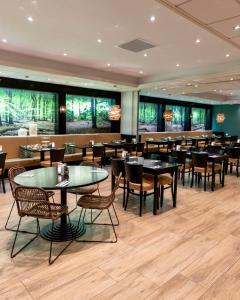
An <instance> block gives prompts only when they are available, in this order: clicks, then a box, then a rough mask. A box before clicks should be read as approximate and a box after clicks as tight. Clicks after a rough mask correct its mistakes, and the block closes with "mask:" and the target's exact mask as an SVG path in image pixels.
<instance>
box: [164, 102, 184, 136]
mask: <svg viewBox="0 0 240 300" xmlns="http://www.w3.org/2000/svg"><path fill="white" fill-rule="evenodd" d="M165 109H166V110H171V111H172V113H173V118H172V121H170V122H169V121H166V120H165V131H168V132H177V131H184V123H185V107H184V106H173V105H166V108H165Z"/></svg>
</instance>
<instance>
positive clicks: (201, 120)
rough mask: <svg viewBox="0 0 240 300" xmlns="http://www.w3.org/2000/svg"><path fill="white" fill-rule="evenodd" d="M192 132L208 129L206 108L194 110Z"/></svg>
mask: <svg viewBox="0 0 240 300" xmlns="http://www.w3.org/2000/svg"><path fill="white" fill-rule="evenodd" d="M191 118H192V120H191V130H192V131H201V130H205V129H206V109H205V108H192V115H191Z"/></svg>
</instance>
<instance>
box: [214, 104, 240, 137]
mask: <svg viewBox="0 0 240 300" xmlns="http://www.w3.org/2000/svg"><path fill="white" fill-rule="evenodd" d="M218 113H224V115H225V121H224V122H223V123H222V124H218V123H217V121H216V116H217V114H218ZM212 129H213V131H224V132H225V133H228V134H230V135H238V136H239V137H240V105H239V104H232V105H231V104H230V105H214V106H213V126H212Z"/></svg>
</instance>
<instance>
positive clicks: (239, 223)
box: [0, 175, 240, 300]
mask: <svg viewBox="0 0 240 300" xmlns="http://www.w3.org/2000/svg"><path fill="white" fill-rule="evenodd" d="M109 188H110V178H109V180H108V181H106V182H104V183H102V184H101V190H102V192H103V193H108V191H109ZM117 196H118V198H117V199H116V208H117V212H118V216H119V219H120V226H119V228H118V229H117V233H118V237H119V241H118V243H117V244H89V243H88V244H86V243H76V242H74V243H73V244H72V245H71V246H70V248H69V249H68V251H66V252H65V253H64V254H63V255H62V256H61V257H60V258H59V260H57V261H56V262H55V263H54V264H53V265H52V266H49V265H48V260H47V258H48V250H49V243H48V242H47V241H45V240H42V239H41V238H38V239H37V240H36V241H34V242H33V243H32V244H31V246H30V247H28V248H26V249H25V250H24V251H23V252H22V253H20V254H19V255H18V256H17V257H16V258H14V259H13V260H12V259H10V257H9V254H10V248H11V245H12V241H13V236H14V234H13V233H12V232H9V231H8V232H7V231H5V230H4V222H5V219H6V217H7V214H8V211H9V208H10V204H11V200H12V198H11V194H10V189H9V186H7V193H6V194H5V195H4V194H3V193H2V192H0V202H1V205H0V236H1V239H0V241H1V243H0V299H1V300H3V299H19V300H20V299H24V300H27V299H44V300H46V299H51V300H52V299H66V300H69V299H70V300H71V299H83V300H86V299H121V300H125V299H138V300H140V299H151V300H152V299H174V300H175V299H184V300H187V299H189V300H194V299H218V300H219V299H223V300H227V299H238V300H239V299H240V178H239V179H237V177H236V176H233V175H231V176H230V175H229V176H227V177H226V186H225V188H224V189H222V188H220V187H219V186H218V187H217V190H216V191H215V192H210V191H208V192H203V191H202V189H201V188H193V189H191V188H189V186H186V187H185V188H183V187H182V186H179V190H178V205H177V208H176V209H173V208H172V206H171V198H170V192H169V191H167V192H166V195H165V196H166V201H165V207H164V208H163V209H162V210H160V211H159V214H158V215H157V216H153V215H152V211H151V210H152V199H151V198H150V199H148V200H147V203H146V206H145V208H144V213H143V216H142V217H141V218H140V217H139V216H138V209H139V206H138V201H137V198H132V199H130V203H129V208H128V211H127V212H125V211H123V209H122V206H121V202H122V191H121V190H119V191H118V193H117ZM69 203H71V204H72V205H73V204H74V197H70V200H69ZM77 217H78V211H75V213H74V214H73V216H72V218H73V219H74V218H77ZM17 220H18V217H17V214H16V212H15V213H14V216H13V218H12V225H14V224H16V222H17ZM33 225H34V222H33V221H32V220H30V219H29V220H26V222H25V224H24V226H26V227H27V228H30V227H33ZM110 234H111V232H110V230H109V228H100V229H99V228H97V229H96V228H92V229H91V228H87V235H88V236H89V237H92V236H93V235H95V237H96V236H97V237H102V238H104V239H107V238H108V237H109V235H110ZM27 237H28V236H27V235H23V237H21V239H20V241H19V243H23V242H25V241H26V239H27ZM59 246H60V245H59V244H57V247H59Z"/></svg>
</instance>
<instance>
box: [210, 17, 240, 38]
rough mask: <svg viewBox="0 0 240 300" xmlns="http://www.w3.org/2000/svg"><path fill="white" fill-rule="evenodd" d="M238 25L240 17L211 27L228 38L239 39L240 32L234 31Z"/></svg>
mask: <svg viewBox="0 0 240 300" xmlns="http://www.w3.org/2000/svg"><path fill="white" fill-rule="evenodd" d="M236 25H240V16H238V17H236V18H231V19H229V20H225V21H222V22H218V23H215V24H211V27H212V28H214V29H215V30H217V31H219V32H221V33H222V34H224V35H225V36H227V37H237V36H240V30H234V26H236Z"/></svg>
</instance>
